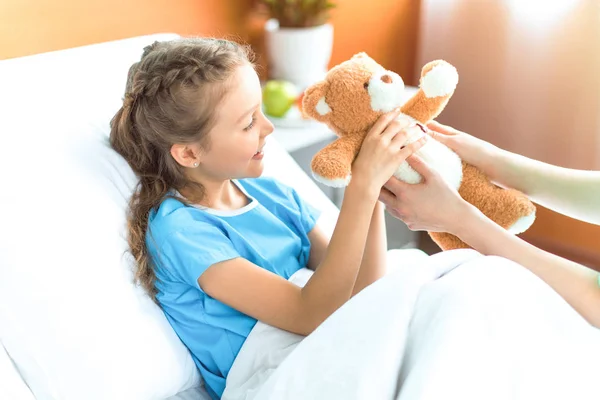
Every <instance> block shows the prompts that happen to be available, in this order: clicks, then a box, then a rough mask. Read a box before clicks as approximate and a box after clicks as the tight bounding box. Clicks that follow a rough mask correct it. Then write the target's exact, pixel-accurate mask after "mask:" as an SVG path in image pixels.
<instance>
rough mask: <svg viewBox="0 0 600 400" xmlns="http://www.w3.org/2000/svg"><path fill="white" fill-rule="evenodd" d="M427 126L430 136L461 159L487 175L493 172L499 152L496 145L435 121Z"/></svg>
mask: <svg viewBox="0 0 600 400" xmlns="http://www.w3.org/2000/svg"><path fill="white" fill-rule="evenodd" d="M427 128H429V132H428V133H429V135H430V136H431V137H433V138H434V139H435V140H437V141H438V142H440V143H442V144H445V145H446V146H448V147H449V148H450V149H452V150H453V151H454V152H455V153H456V154H458V156H459V157H460V158H461V159H462V160H463V161H466V162H467V163H469V164H471V165H474V166H475V167H477V168H479V169H481V170H482V171H483V172H484V173H485V174H487V175H492V174H493V171H492V169H493V160H494V159H495V158H498V156H499V154H500V152H501V150H500V149H499V148H498V147H496V146H494V145H493V144H491V143H488V142H486V141H485V140H481V139H478V138H476V137H474V136H471V135H469V134H468V133H465V132H461V131H459V130H456V129H454V128H452V127H450V126H446V125H442V124H440V123H439V122H436V121H431V122H429V123H428V124H427Z"/></svg>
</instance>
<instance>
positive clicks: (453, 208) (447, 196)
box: [379, 154, 473, 233]
mask: <svg viewBox="0 0 600 400" xmlns="http://www.w3.org/2000/svg"><path fill="white" fill-rule="evenodd" d="M407 161H408V163H409V164H410V166H411V167H413V169H414V170H415V171H417V172H418V173H419V174H421V176H422V177H423V181H422V182H421V183H419V184H414V185H413V184H408V183H405V182H402V181H400V180H398V179H397V178H395V177H392V178H391V179H390V180H388V181H387V183H386V184H385V185H384V187H383V188H382V189H381V193H380V196H379V200H380V201H381V202H382V203H384V204H385V206H386V209H387V210H388V212H389V213H390V214H392V215H393V216H395V217H396V218H398V219H400V220H402V221H403V222H404V223H405V224H406V225H407V226H408V228H409V229H411V230H413V231H420V230H426V231H430V232H449V233H455V232H456V231H457V230H458V229H459V228H460V226H461V225H464V224H465V223H466V222H468V221H467V220H468V218H470V215H471V214H473V213H472V212H471V211H472V208H473V206H472V205H471V204H469V203H467V202H466V201H465V200H463V198H462V197H460V195H459V194H458V192H457V191H456V190H455V189H454V188H452V187H451V186H450V185H449V184H448V183H446V182H445V181H444V179H443V178H442V177H441V176H440V175H439V174H438V173H437V172H435V171H433V170H432V169H430V168H429V167H428V166H427V164H425V162H423V160H422V159H421V158H419V157H418V156H416V155H414V154H413V155H412V156H410V157H409V158H408V159H407Z"/></svg>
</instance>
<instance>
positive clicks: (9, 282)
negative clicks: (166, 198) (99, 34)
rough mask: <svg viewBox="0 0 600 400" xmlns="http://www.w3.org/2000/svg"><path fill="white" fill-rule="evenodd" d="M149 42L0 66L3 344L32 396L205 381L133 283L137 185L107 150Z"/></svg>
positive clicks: (135, 391)
mask: <svg viewBox="0 0 600 400" xmlns="http://www.w3.org/2000/svg"><path fill="white" fill-rule="evenodd" d="M167 37H174V36H173V35H169V36H159V37H158V38H162V39H164V38H167ZM154 39H155V38H154V37H146V38H141V39H140V38H137V39H133V40H129V41H122V42H116V43H111V44H103V45H96V46H91V47H88V48H85V49H76V50H69V51H64V52H57V53H50V54H44V55H39V56H33V57H27V58H23V59H16V60H9V61H3V62H0V87H1V88H2V91H0V110H1V113H2V118H1V119H0V132H2V146H0V171H2V172H1V174H2V192H1V197H0V198H1V199H2V209H3V211H4V212H3V218H2V223H1V226H2V229H0V339H1V340H2V341H3V343H4V346H5V347H6V349H7V351H8V353H9V354H11V357H12V358H13V360H14V362H15V364H16V365H17V367H18V369H19V371H20V372H21V374H22V376H23V378H24V379H25V381H26V382H27V384H28V385H29V387H30V388H31V390H32V392H33V393H34V395H35V396H36V398H38V399H83V398H85V399H132V400H135V399H144V400H147V399H160V398H165V397H168V396H171V395H174V394H176V393H178V392H180V391H182V390H185V389H187V388H190V387H192V386H195V385H197V384H198V383H199V381H200V378H199V374H198V372H197V369H196V367H195V365H194V363H193V361H192V358H191V356H190V355H189V353H188V351H187V349H186V348H185V347H184V346H183V345H182V343H181V342H180V340H179V338H178V337H177V336H176V334H175V333H174V332H173V330H172V329H171V327H170V326H169V324H168V322H167V321H166V319H165V318H164V315H163V313H162V311H161V310H160V309H159V308H158V307H157V306H156V305H155V304H154V303H153V302H152V301H151V300H150V299H149V298H148V297H147V296H146V295H145V294H144V293H143V292H142V291H141V290H140V289H137V288H135V287H134V286H133V285H132V272H131V260H130V259H129V257H128V256H127V255H126V254H125V251H126V249H127V244H126V241H125V239H124V235H125V212H124V211H125V207H126V204H127V198H128V197H129V195H130V193H131V190H132V188H133V185H134V184H135V176H134V174H133V173H132V171H131V170H130V169H129V167H128V166H127V165H126V163H125V162H124V160H123V159H122V158H121V157H119V156H118V155H117V154H116V153H115V152H113V151H112V150H111V149H110V148H109V147H108V144H107V135H108V123H109V120H110V118H111V116H112V115H113V114H114V112H115V111H116V110H117V109H118V107H119V104H120V102H121V97H122V93H123V89H124V86H125V80H126V74H127V70H128V68H129V65H130V64H131V63H132V62H134V61H135V60H136V59H138V58H139V56H140V54H141V51H142V48H143V46H144V45H146V44H149V43H151V42H152V41H153V40H154Z"/></svg>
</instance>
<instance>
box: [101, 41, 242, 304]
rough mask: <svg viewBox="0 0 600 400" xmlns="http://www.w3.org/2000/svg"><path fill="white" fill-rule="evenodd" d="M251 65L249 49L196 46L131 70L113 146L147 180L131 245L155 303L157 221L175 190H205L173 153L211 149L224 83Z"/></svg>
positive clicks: (168, 50)
mask: <svg viewBox="0 0 600 400" xmlns="http://www.w3.org/2000/svg"><path fill="white" fill-rule="evenodd" d="M251 63H252V55H251V52H250V50H249V48H248V47H246V46H242V45H238V44H236V43H233V42H229V41H226V40H222V39H199V38H191V39H179V40H175V41H169V42H154V43H153V44H152V45H150V46H147V47H146V48H144V51H143V54H142V57H141V59H140V61H139V62H137V63H135V64H133V65H132V66H131V67H130V69H129V74H128V78H127V86H126V89H125V96H124V98H123V106H122V107H121V108H120V109H119V111H117V113H116V114H115V116H114V117H113V119H112V121H111V133H110V143H111V146H112V147H113V149H115V150H116V151H117V152H118V153H119V154H120V155H121V156H123V157H124V158H125V159H126V160H127V162H128V163H129V165H130V166H131V168H132V169H133V170H134V172H135V173H136V174H137V175H138V177H139V179H140V180H139V183H138V186H137V188H136V190H135V192H134V194H133V195H132V197H131V199H130V202H129V210H128V243H129V248H130V251H131V253H132V255H133V257H134V259H135V263H136V271H135V280H136V282H138V283H140V284H141V285H142V286H143V287H144V289H145V290H146V291H147V292H148V294H149V295H150V296H151V297H152V298H153V299H154V300H156V298H155V296H156V294H157V290H156V287H155V281H156V274H155V272H154V268H155V267H154V266H153V260H152V259H151V257H150V255H149V252H148V248H147V246H146V239H152V235H151V232H148V229H149V226H148V223H149V216H150V213H151V211H152V210H153V209H156V208H157V207H158V206H159V205H160V203H161V202H162V200H163V199H164V198H165V197H167V196H169V195H170V191H171V190H172V189H177V190H180V189H181V188H183V187H193V188H194V189H196V190H195V192H196V193H198V194H199V195H200V196H202V194H203V193H204V188H203V187H202V186H201V185H199V184H198V183H195V182H191V181H189V180H188V179H187V177H186V174H185V172H184V169H183V167H182V166H181V165H179V164H178V163H177V162H176V161H175V160H174V159H173V157H172V156H171V153H170V151H171V147H172V146H173V145H174V144H181V143H201V144H202V145H203V146H204V147H208V146H209V142H208V138H207V132H208V131H209V130H210V129H211V127H212V124H213V123H214V121H213V118H212V115H213V110H214V108H215V104H216V103H217V102H218V101H220V99H221V98H222V96H223V95H224V93H225V89H224V88H225V87H226V85H223V84H222V83H223V82H225V81H226V80H227V79H228V77H229V76H231V74H232V73H233V71H234V70H235V68H236V67H238V66H240V65H243V64H251ZM199 93H200V95H198V94H199ZM207 99H208V100H212V101H208V100H207ZM191 200H193V201H200V200H201V198H198V199H197V198H194V199H191Z"/></svg>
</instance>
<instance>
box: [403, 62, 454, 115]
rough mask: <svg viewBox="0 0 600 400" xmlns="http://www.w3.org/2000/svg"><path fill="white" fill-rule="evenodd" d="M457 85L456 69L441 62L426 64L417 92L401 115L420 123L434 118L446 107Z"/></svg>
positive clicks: (404, 107)
mask: <svg viewBox="0 0 600 400" xmlns="http://www.w3.org/2000/svg"><path fill="white" fill-rule="evenodd" d="M457 83H458V73H457V72H456V68H454V66H452V65H451V64H449V63H447V62H446V61H443V60H436V61H432V62H430V63H428V64H426V65H425V66H424V67H423V69H422V71H421V81H420V85H419V91H418V92H417V93H416V94H415V95H414V96H413V97H412V98H411V99H410V100H408V101H407V102H406V103H405V104H404V105H403V106H402V109H401V111H402V113H403V114H406V115H408V116H410V117H412V118H414V119H416V120H417V121H419V122H421V123H427V122H428V121H431V120H432V119H434V118H436V117H437V116H438V115H439V114H440V113H441V112H442V110H443V109H444V107H446V104H447V103H448V100H450V97H452V95H453V94H454V89H455V88H456V84H457Z"/></svg>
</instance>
